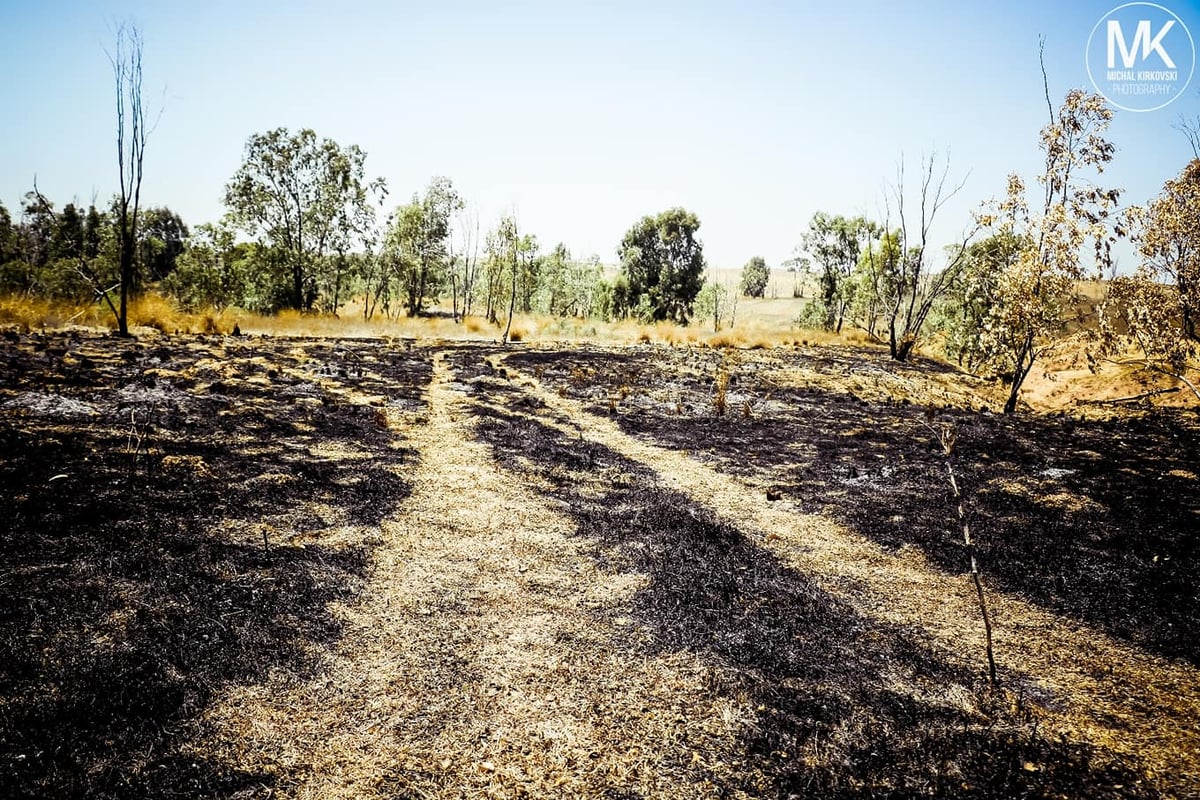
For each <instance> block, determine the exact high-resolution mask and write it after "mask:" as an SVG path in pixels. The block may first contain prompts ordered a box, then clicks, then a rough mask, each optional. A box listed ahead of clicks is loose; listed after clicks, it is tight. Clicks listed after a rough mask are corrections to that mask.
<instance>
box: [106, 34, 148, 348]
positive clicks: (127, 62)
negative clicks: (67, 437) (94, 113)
mask: <svg viewBox="0 0 1200 800" xmlns="http://www.w3.org/2000/svg"><path fill="white" fill-rule="evenodd" d="M109 62H110V63H111V64H112V68H113V77H114V78H115V80H116V88H117V98H116V99H117V168H118V171H119V172H120V178H121V194H120V196H119V198H118V201H117V233H118V235H117V243H118V250H119V252H118V264H119V267H120V282H121V301H120V308H119V310H118V311H117V331H118V333H119V334H120V335H121V336H128V335H129V295H130V292H131V290H132V288H133V280H134V257H135V249H136V247H137V225H138V212H139V210H140V203H141V194H142V163H143V160H144V157H145V152H146V137H147V135H148V134H149V131H148V130H147V128H146V114H145V109H144V107H143V105H142V34H141V31H139V30H138V29H137V27H135V26H133V25H121V26H120V27H119V28H118V29H117V43H116V48H115V49H114V51H113V53H112V54H110V55H109Z"/></svg>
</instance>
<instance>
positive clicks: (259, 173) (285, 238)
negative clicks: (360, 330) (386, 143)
mask: <svg viewBox="0 0 1200 800" xmlns="http://www.w3.org/2000/svg"><path fill="white" fill-rule="evenodd" d="M365 162H366V153H364V152H363V151H362V150H360V149H359V148H358V147H357V146H356V145H350V146H349V147H345V148H343V147H341V146H340V145H338V144H337V143H336V142H334V141H333V140H331V139H320V140H318V139H317V135H316V133H314V132H313V131H312V130H311V129H308V128H305V129H303V130H301V131H299V132H298V133H296V134H291V133H289V132H288V130H287V128H276V129H275V130H272V131H268V132H267V133H262V134H255V135H253V136H251V137H250V139H249V141H248V142H247V143H246V154H245V158H244V160H243V163H242V166H241V167H240V168H239V169H238V171H237V173H236V174H234V176H233V178H232V179H231V180H230V181H229V183H228V184H227V185H226V187H225V205H226V206H227V207H228V208H229V210H230V215H231V218H232V220H233V221H234V223H235V224H236V225H238V226H239V227H240V228H241V229H243V230H245V231H246V232H247V233H250V234H251V235H253V236H256V237H258V240H259V242H260V243H261V244H262V245H264V246H269V247H270V248H271V250H272V252H273V255H274V256H275V257H277V258H281V259H283V260H284V261H285V262H286V266H287V268H288V272H289V276H290V285H289V287H288V288H289V295H288V302H289V305H291V306H293V307H295V308H305V309H309V308H312V306H313V303H314V302H315V301H316V299H317V294H318V290H317V286H318V271H319V270H322V269H327V268H328V267H329V265H330V262H329V261H328V260H327V259H325V258H324V257H325V256H326V254H328V253H336V252H343V253H344V252H347V251H349V250H350V249H351V248H352V246H353V243H354V242H357V241H362V240H364V239H365V238H366V237H368V236H369V235H370V232H371V231H372V230H373V228H374V219H375V212H374V208H373V207H372V205H371V203H370V198H371V197H372V196H373V195H382V194H384V193H385V191H386V190H385V186H384V183H383V181H382V180H376V181H371V182H368V181H367V180H366V177H365V175H366V172H365Z"/></svg>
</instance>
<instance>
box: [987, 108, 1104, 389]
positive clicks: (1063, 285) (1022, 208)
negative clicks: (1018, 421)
mask: <svg viewBox="0 0 1200 800" xmlns="http://www.w3.org/2000/svg"><path fill="white" fill-rule="evenodd" d="M1047 105H1050V122H1049V123H1048V124H1047V125H1046V127H1044V128H1042V131H1041V148H1042V151H1043V153H1044V167H1043V172H1042V174H1041V175H1040V176H1039V182H1040V183H1041V185H1042V196H1041V198H1040V201H1039V202H1037V205H1036V206H1034V207H1033V208H1031V207H1030V201H1029V198H1028V194H1027V192H1026V188H1025V183H1024V181H1022V180H1021V178H1020V177H1018V176H1017V175H1010V176H1009V178H1008V191H1007V193H1006V196H1005V198H1004V199H1003V200H1001V201H999V202H995V203H993V204H992V206H991V208H990V209H989V210H988V211H987V212H986V213H984V214H982V215H981V216H980V222H981V223H982V224H983V225H984V226H985V227H987V228H990V229H991V231H992V232H993V233H1000V234H1004V235H1008V236H1012V237H1014V238H1015V239H1016V240H1017V241H1019V242H1021V246H1020V249H1019V251H1018V252H1017V253H1016V254H1015V256H1014V257H1013V258H1012V261H1011V263H1010V264H1009V265H1008V267H1007V268H1006V269H1005V270H1004V271H1003V272H1002V273H1001V274H1000V275H999V276H998V278H997V281H996V287H995V296H994V298H993V302H992V305H991V311H990V313H989V315H988V318H987V320H986V321H985V323H984V326H985V327H984V330H985V337H984V342H983V346H984V347H985V348H986V349H987V351H988V355H989V361H990V362H991V363H992V364H993V365H994V366H995V367H996V369H997V371H998V372H999V374H1001V375H1002V376H1004V377H1005V379H1006V381H1007V383H1008V386H1009V394H1008V399H1007V400H1006V401H1005V404H1004V411H1005V413H1012V412H1013V411H1015V410H1016V407H1017V401H1018V399H1019V396H1020V391H1021V386H1022V385H1023V384H1024V382H1025V379H1026V378H1027V377H1028V376H1029V373H1030V371H1031V370H1032V369H1033V365H1034V364H1035V363H1036V362H1037V361H1038V359H1040V358H1042V357H1043V356H1045V355H1046V354H1047V353H1048V352H1050V351H1051V350H1052V349H1053V348H1054V347H1056V346H1057V345H1058V344H1059V343H1060V341H1061V338H1062V333H1063V331H1064V330H1065V328H1066V323H1067V321H1068V316H1069V315H1071V314H1072V313H1073V310H1074V299H1075V286H1076V283H1077V282H1078V281H1080V280H1081V279H1083V278H1084V277H1086V276H1087V275H1088V274H1089V272H1091V273H1092V274H1094V275H1097V276H1098V275H1100V274H1102V273H1103V271H1104V270H1105V269H1106V268H1107V267H1108V266H1110V265H1111V263H1112V246H1113V244H1114V242H1115V240H1116V238H1117V236H1119V235H1121V234H1122V233H1123V232H1124V229H1123V227H1122V226H1120V225H1119V224H1117V220H1116V218H1115V208H1116V205H1117V202H1118V200H1119V198H1120V194H1121V192H1120V190H1119V189H1113V188H1104V187H1102V186H1100V185H1099V184H1098V183H1097V182H1096V179H1095V177H1096V176H1097V175H1098V174H1099V173H1101V172H1103V171H1104V168H1105V166H1106V165H1107V164H1108V163H1109V162H1110V161H1112V159H1113V155H1114V153H1115V152H1116V148H1115V147H1114V146H1113V144H1112V143H1111V142H1109V141H1108V140H1107V139H1106V138H1105V136H1104V133H1105V131H1106V130H1107V128H1108V125H1109V123H1110V122H1111V121H1112V118H1113V111H1112V109H1111V108H1110V107H1109V106H1108V104H1107V102H1106V101H1105V99H1104V98H1103V97H1102V96H1100V95H1098V94H1090V93H1088V92H1086V91H1084V90H1082V89H1072V90H1071V91H1070V92H1068V93H1067V95H1066V98H1065V99H1064V100H1063V102H1062V105H1061V106H1060V107H1059V108H1058V109H1057V111H1056V110H1055V109H1054V108H1053V106H1052V105H1051V104H1050V103H1049V96H1048V94H1047ZM1089 243H1090V245H1091V253H1090V255H1091V259H1090V261H1091V262H1092V263H1091V265H1090V268H1089V264H1088V263H1087V262H1085V261H1084V259H1083V252H1084V250H1085V248H1086V246H1087V245H1088V244H1089Z"/></svg>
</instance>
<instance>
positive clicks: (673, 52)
mask: <svg viewBox="0 0 1200 800" xmlns="http://www.w3.org/2000/svg"><path fill="white" fill-rule="evenodd" d="M1116 4H1117V2H1116V1H1115V0H1102V2H1091V1H1090V0H1089V1H1086V2H1072V3H1041V2H1030V1H1028V0H1013V1H1011V2H984V1H981V2H969V1H965V0H954V1H952V2H908V3H901V2H861V1H860V0H836V1H834V2H823V3H812V2H801V1H799V0H793V1H792V2H753V1H748V2H732V0H731V1H730V2H724V3H708V2H704V0H687V1H686V2H679V3H656V2H595V3H587V4H584V3H575V2H569V1H568V0H557V1H555V0H549V1H547V2H516V3H497V2H429V1H428V0H427V2H424V3H420V4H416V3H407V2H398V1H396V0H392V1H391V2H387V1H384V2H376V3H359V2H354V1H353V0H344V2H329V1H328V0H325V1H324V2H287V3H283V2H278V3H266V2H256V1H255V0H240V1H239V2H229V1H228V0H212V1H205V2H195V0H193V1H192V2H187V3H182V2H171V1H170V0H155V2H138V1H137V0H123V1H119V2H118V1H115V0H91V1H89V2H78V3H74V2H54V0H45V1H44V2H37V1H36V0H0V72H2V74H3V75H4V79H3V82H2V83H0V108H2V109H3V116H2V117H0V119H2V120H3V122H2V125H3V127H2V128H0V201H3V202H4V204H5V205H7V206H8V208H9V209H10V211H12V212H13V214H14V216H16V214H17V213H18V209H19V203H20V198H21V196H22V195H23V193H24V192H25V191H27V190H28V189H29V188H30V187H31V185H32V182H33V178H34V175H35V174H36V176H37V179H38V185H39V187H40V188H41V189H42V191H43V192H44V193H45V194H46V195H47V196H49V197H50V198H51V199H52V200H54V201H55V202H56V203H57V204H58V206H59V207H61V205H62V204H64V203H65V202H68V201H71V200H72V199H74V200H76V201H77V202H83V203H85V204H86V203H87V202H89V201H90V200H91V198H92V196H93V195H96V196H98V197H99V198H100V199H101V201H104V200H105V199H106V198H107V197H109V196H111V194H112V193H113V192H114V191H115V190H116V188H117V171H116V162H115V155H114V153H115V143H114V141H115V140H114V136H113V129H114V125H115V122H114V106H113V78H112V72H111V68H110V65H109V62H108V60H107V57H106V55H105V48H106V47H111V45H112V41H113V29H114V26H115V23H116V22H118V21H120V20H131V21H133V22H135V23H136V24H137V25H138V26H139V27H141V29H142V31H143V35H144V39H145V51H144V68H145V84H146V87H145V89H146V97H147V100H148V104H150V105H152V106H153V107H157V106H161V107H162V114H161V118H160V121H159V123H158V127H157V128H156V129H155V130H154V132H153V135H152V137H151V139H150V142H149V145H148V148H147V156H146V180H145V185H144V191H143V194H144V197H145V199H146V201H147V202H148V203H149V204H152V205H168V206H170V207H171V208H172V209H174V210H175V211H176V212H178V213H179V214H181V215H182V216H183V218H184V220H185V222H187V223H188V224H193V225H194V224H196V223H199V222H205V221H212V220H215V219H216V218H218V217H219V216H220V215H221V214H222V211H223V209H222V206H221V194H222V188H223V186H224V184H225V182H226V181H227V180H228V179H229V178H230V176H232V175H233V173H234V172H235V171H236V169H237V168H238V165H239V164H240V160H241V156H242V152H243V147H244V145H245V141H246V139H247V137H248V136H249V135H250V134H252V133H255V132H262V131H266V130H268V129H271V128H275V127H278V126H286V127H288V128H291V129H299V128H302V127H309V128H313V129H314V130H315V131H316V132H317V134H318V135H320V136H323V137H330V138H332V139H335V140H336V141H338V142H339V143H341V144H343V145H348V144H357V145H359V146H360V147H362V148H363V149H364V150H365V151H366V152H367V162H366V164H367V170H368V172H369V173H370V175H371V176H372V177H374V176H382V177H384V178H385V179H386V180H387V182H388V185H389V188H390V191H391V195H390V197H389V198H388V206H389V207H391V206H393V205H395V204H396V203H399V202H403V201H405V200H407V199H408V198H409V197H410V196H411V195H412V193H413V192H414V191H418V190H421V189H422V188H423V187H424V186H425V185H426V184H427V183H428V181H429V179H430V178H431V177H432V176H435V175H445V176H448V177H450V178H451V179H452V180H453V181H454V183H455V185H456V186H457V187H458V189H459V191H460V193H461V194H462V195H463V196H464V197H465V198H466V199H467V200H468V201H469V202H471V203H473V204H474V205H475V206H476V207H477V208H478V209H479V213H480V216H481V219H482V224H483V225H484V227H485V228H486V227H488V226H490V225H492V224H494V222H495V221H496V219H498V217H499V216H500V215H501V214H502V213H505V212H507V211H510V210H513V209H515V211H516V213H517V217H518V221H519V223H520V225H521V228H522V229H523V230H525V231H528V232H531V233H534V234H536V235H537V236H538V237H539V239H540V241H541V242H542V243H543V244H544V245H545V246H546V247H547V248H548V247H550V246H552V245H553V244H554V243H555V242H558V241H562V242H565V243H566V244H567V246H568V247H570V248H571V251H572V252H573V253H574V254H576V255H578V256H587V255H589V254H592V253H595V254H598V255H599V256H600V257H601V258H602V259H603V260H604V261H606V262H613V261H615V259H616V256H615V249H616V246H617V243H618V242H619V241H620V238H621V236H622V234H623V233H624V232H625V230H627V229H628V228H629V227H630V225H631V224H632V223H633V222H635V221H636V220H637V219H638V218H639V217H640V216H642V215H643V214H647V213H655V212H658V211H661V210H663V209H665V208H668V207H671V206H676V205H681V206H684V207H686V208H688V209H690V210H692V211H694V212H696V214H697V215H698V216H699V217H700V220H701V223H702V227H701V238H702V239H703V241H704V244H705V251H706V253H707V255H708V258H709V261H710V263H712V264H713V265H715V266H720V267H736V266H740V265H741V264H743V263H745V261H746V260H747V259H749V258H750V257H751V256H754V255H761V256H763V257H765V258H766V259H767V261H768V263H769V264H771V265H772V266H776V265H778V264H779V263H780V261H782V260H783V259H785V258H787V257H788V256H789V255H791V254H792V252H793V250H794V248H795V246H796V244H797V242H798V241H799V238H800V236H801V235H802V233H803V232H804V230H805V228H806V225H807V222H808V220H809V218H810V217H811V216H812V214H813V212H815V211H817V210H825V211H829V212H832V213H844V214H855V213H867V214H875V213H877V211H878V210H879V209H880V208H881V197H882V192H883V188H884V185H885V182H886V181H887V180H888V179H890V178H892V177H893V176H894V173H895V165H896V162H897V160H898V159H899V158H900V156H901V154H902V153H903V154H905V155H906V156H907V157H908V159H909V161H910V169H911V168H912V164H913V163H915V161H916V160H917V159H919V158H920V156H921V154H922V152H929V151H931V150H934V149H936V150H938V151H939V152H949V153H950V154H951V159H952V170H953V173H954V174H955V175H958V176H959V177H966V178H967V183H966V186H965V187H964V189H963V191H962V193H961V195H960V196H959V198H958V199H956V201H955V202H954V203H952V204H951V205H950V206H948V207H947V208H946V210H945V212H944V214H945V216H944V218H943V224H942V225H941V226H939V228H938V230H937V234H938V235H939V237H940V238H941V239H942V240H943V241H944V242H948V241H949V240H950V239H951V238H953V236H954V235H955V234H956V233H957V232H958V230H959V229H960V228H962V227H963V226H965V225H966V224H968V222H969V219H970V211H971V209H973V208H974V207H976V206H977V205H978V204H979V202H980V201H982V200H984V199H986V198H988V197H992V196H996V195H998V194H1000V193H1002V192H1003V189H1004V185H1005V175H1006V174H1007V173H1009V172H1012V171H1019V172H1022V173H1024V174H1026V175H1030V176H1031V175H1033V174H1034V173H1035V170H1036V167H1037V165H1038V162H1039V156H1040V153H1039V150H1038V146H1037V142H1038V139H1037V135H1038V130H1039V129H1040V128H1041V126H1042V125H1044V124H1045V122H1046V119H1047V110H1046V105H1045V100H1044V98H1043V95H1042V83H1041V82H1042V78H1041V73H1040V71H1039V67H1038V37H1039V35H1044V36H1045V37H1046V66H1047V70H1048V73H1049V78H1050V86H1051V92H1052V95H1053V97H1054V99H1055V101H1056V103H1057V101H1059V100H1061V98H1062V95H1063V94H1064V93H1065V92H1066V90H1067V89H1069V88H1071V87H1075V86H1081V87H1086V88H1088V89H1089V90H1090V88H1091V86H1090V84H1089V81H1088V76H1087V72H1086V67H1085V63H1084V51H1085V47H1086V44H1087V38H1088V35H1089V33H1090V32H1091V29H1092V27H1093V26H1094V25H1095V24H1096V22H1097V20H1098V19H1099V18H1100V16H1101V15H1102V14H1104V13H1105V12H1107V11H1108V10H1109V9H1110V8H1112V6H1114V5H1116ZM1163 4H1164V5H1166V6H1168V7H1169V8H1170V9H1171V10H1172V11H1174V12H1175V13H1176V14H1178V15H1179V16H1180V17H1181V18H1182V19H1183V20H1184V22H1185V24H1187V25H1188V27H1189V28H1190V29H1191V30H1192V31H1193V33H1194V34H1195V35H1197V36H1198V37H1200V7H1198V5H1197V3H1196V2H1177V1H1173V0H1163ZM1181 113H1182V114H1187V115H1189V116H1195V115H1196V114H1200V75H1198V76H1197V77H1196V79H1195V80H1194V82H1193V85H1192V87H1191V88H1189V90H1188V92H1187V94H1186V96H1184V97H1183V98H1181V99H1180V100H1178V101H1177V102H1175V103H1174V104H1172V105H1170V106H1168V107H1166V108H1164V109H1162V110H1159V111H1155V112H1149V113H1140V114H1139V113H1129V112H1118V114H1117V118H1116V120H1115V122H1114V124H1113V126H1112V128H1111V129H1110V138H1111V139H1112V140H1113V141H1114V142H1115V143H1116V145H1117V147H1118V150H1119V152H1118V155H1117V160H1116V162H1115V164H1114V165H1113V167H1112V168H1111V170H1110V171H1109V172H1108V173H1106V175H1107V176H1108V179H1109V180H1110V181H1111V182H1112V184H1113V185H1116V186H1121V187H1124V188H1125V189H1126V190H1127V198H1128V199H1130V200H1132V201H1136V202H1143V201H1145V200H1146V199H1148V198H1149V197H1151V196H1153V195H1154V194H1155V193H1157V191H1158V190H1159V189H1160V188H1161V186H1162V183H1163V181H1164V180H1166V179H1167V178H1169V177H1171V176H1173V175H1175V174H1177V173H1178V172H1179V170H1180V169H1181V168H1182V167H1183V166H1184V164H1185V163H1186V162H1187V160H1188V159H1189V158H1190V157H1191V149H1190V147H1189V145H1188V144H1187V142H1186V140H1185V139H1184V138H1183V136H1181V135H1180V134H1178V133H1176V132H1175V131H1173V130H1172V129H1171V124H1172V122H1174V121H1175V120H1176V119H1177V118H1178V117H1179V115H1180V114H1181ZM968 173H969V174H968Z"/></svg>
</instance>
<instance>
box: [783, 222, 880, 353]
mask: <svg viewBox="0 0 1200 800" xmlns="http://www.w3.org/2000/svg"><path fill="white" fill-rule="evenodd" d="M874 231H875V226H874V224H873V223H871V222H868V221H867V220H866V219H864V218H862V217H843V216H840V215H837V216H830V215H829V214H826V213H825V212H823V211H818V212H817V213H816V214H813V217H812V220H811V221H810V222H809V223H808V233H806V234H805V235H804V237H803V239H802V241H801V244H800V248H801V250H802V251H803V252H805V253H807V254H808V256H809V257H810V258H811V259H812V261H813V262H814V263H815V264H816V268H817V269H818V270H819V275H818V286H819V293H818V295H817V298H816V299H817V300H818V301H819V302H820V304H821V305H822V306H823V308H824V312H825V317H824V320H823V321H822V323H821V327H823V328H825V329H826V330H831V331H840V330H841V329H842V325H843V323H844V322H845V319H846V312H847V310H848V309H849V308H850V305H851V303H852V302H853V287H852V285H851V277H852V276H853V274H854V270H855V268H856V267H857V266H858V262H859V255H860V253H861V252H862V249H863V247H864V246H865V245H867V243H868V242H869V241H870V238H871V236H872V235H873V233H874Z"/></svg>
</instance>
